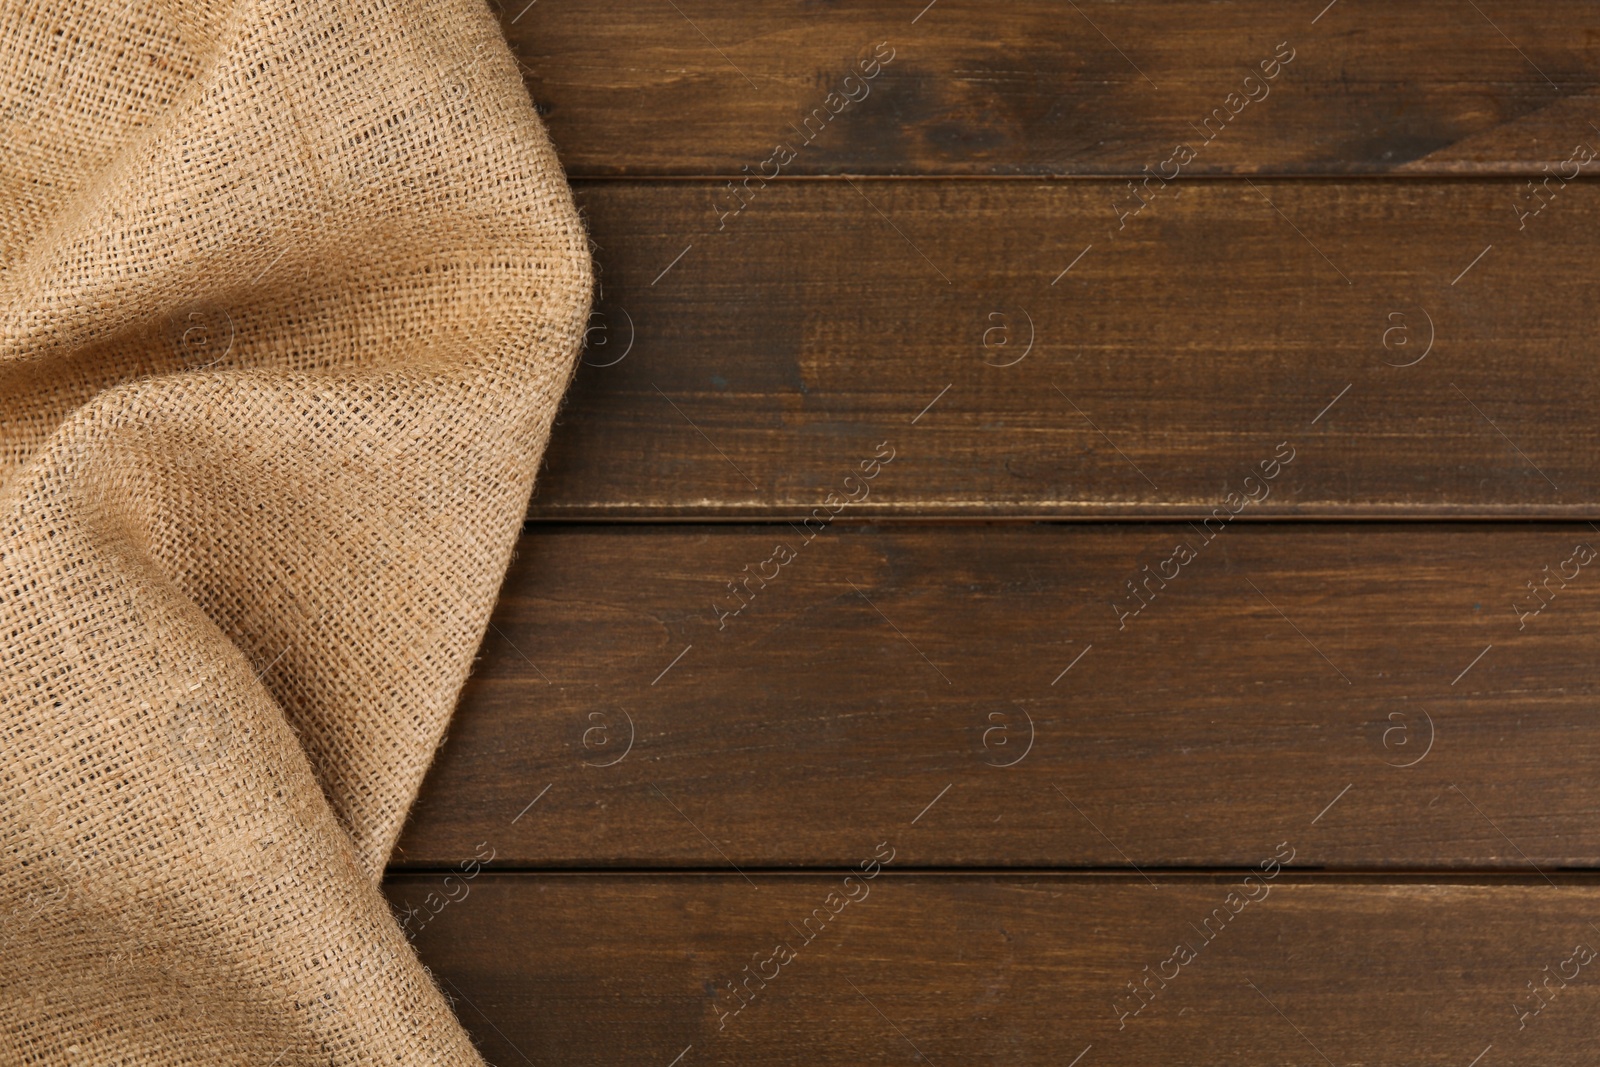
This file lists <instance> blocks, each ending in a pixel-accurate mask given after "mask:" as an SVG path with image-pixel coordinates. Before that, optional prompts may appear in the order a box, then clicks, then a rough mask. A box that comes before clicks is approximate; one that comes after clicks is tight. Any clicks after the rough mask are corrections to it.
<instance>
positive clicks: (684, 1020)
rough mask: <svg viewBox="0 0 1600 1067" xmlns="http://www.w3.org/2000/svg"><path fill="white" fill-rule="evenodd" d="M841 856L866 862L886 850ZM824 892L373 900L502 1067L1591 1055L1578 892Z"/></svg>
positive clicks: (1319, 887)
mask: <svg viewBox="0 0 1600 1067" xmlns="http://www.w3.org/2000/svg"><path fill="white" fill-rule="evenodd" d="M909 837H910V834H909V833H907V832H905V831H904V830H903V829H902V830H900V831H897V832H895V833H894V834H893V837H892V839H891V840H890V841H889V842H887V845H888V847H889V848H890V849H895V848H899V847H900V846H901V842H902V841H904V840H907V839H908V838H909ZM840 841H841V846H842V847H844V848H846V849H849V850H851V854H852V855H855V853H859V854H860V857H859V858H861V859H867V858H868V857H870V856H872V854H873V853H874V851H875V850H876V849H877V847H878V846H879V844H880V842H882V841H883V838H878V837H874V836H873V835H872V834H870V833H867V832H865V831H863V830H859V829H858V830H841V837H840ZM1278 844H1279V842H1277V841H1274V842H1273V843H1272V844H1270V845H1267V846H1265V847H1264V849H1263V851H1262V855H1261V857H1260V859H1263V860H1265V859H1267V858H1268V857H1271V856H1272V855H1273V854H1274V851H1275V849H1276V848H1277V847H1278ZM1285 844H1286V847H1287V848H1288V849H1291V850H1292V849H1294V848H1295V847H1296V846H1298V845H1300V838H1299V836H1298V835H1297V836H1296V837H1295V838H1294V839H1291V840H1290V841H1288V842H1286V843H1285ZM844 874H845V872H837V873H822V872H818V873H815V874H810V875H806V876H801V877H792V878H779V877H771V876H766V877H761V876H758V877H757V878H754V879H752V880H751V881H750V882H746V881H744V880H742V879H740V878H739V877H738V876H737V875H734V874H729V875H726V876H720V875H718V876H683V877H673V876H661V875H657V876H644V875H635V876H629V877H605V876H588V877H583V878H577V877H562V876H543V877H534V876H522V877H516V876H510V877H508V876H497V875H494V874H481V875H479V876H478V877H477V878H476V879H473V880H471V881H468V882H459V881H458V883H457V884H454V885H453V886H451V887H450V888H446V886H445V885H444V884H443V883H442V882H441V881H440V879H437V878H431V879H430V878H422V877H406V878H398V879H392V880H391V881H390V883H389V885H388V887H387V888H388V892H389V894H390V897H391V899H392V900H393V901H394V902H395V904H396V906H397V907H401V908H403V907H405V906H406V905H407V904H408V903H409V904H410V905H411V906H412V907H413V908H415V907H418V906H419V904H420V902H421V901H423V900H425V899H427V894H428V893H430V892H452V893H453V895H454V896H455V897H456V898H457V899H455V900H454V901H453V902H451V903H449V904H447V905H444V906H443V907H442V908H441V909H440V910H439V911H438V913H437V914H435V915H431V917H430V919H429V920H428V921H427V923H426V925H425V926H423V928H422V929H421V931H420V933H419V935H418V937H417V944H418V947H419V949H420V952H421V955H422V958H423V960H424V961H425V962H426V963H427V964H428V966H429V967H430V968H431V969H432V970H433V972H434V974H435V976H436V977H437V978H438V979H440V982H441V986H442V988H443V989H444V991H445V992H446V993H447V994H448V995H450V996H451V997H452V998H453V999H454V1000H455V1002H456V1008H457V1011H458V1012H459V1013H460V1016H461V1019H462V1021H463V1022H464V1023H465V1024H466V1026H467V1027H468V1029H469V1030H471V1031H472V1032H473V1034H474V1035H475V1036H476V1038H477V1039H478V1040H479V1042H480V1043H481V1047H482V1049H483V1051H484V1052H485V1054H486V1056H487V1057H488V1059H489V1060H490V1061H491V1062H493V1063H497V1064H524V1063H535V1064H544V1063H564V1064H595V1065H599V1064H657V1065H660V1067H668V1065H670V1064H676V1065H678V1067H696V1065H700V1064H741V1065H743V1064H754V1063H759V1064H774V1065H789V1064H794V1065H800V1064H804V1065H806V1067H818V1065H831V1064H840V1065H844V1064H861V1063H882V1064H914V1063H923V1064H936V1065H937V1064H957V1063H961V1064H973V1063H982V1064H994V1065H996V1067H999V1065H1006V1067H1014V1065H1019V1064H1039V1065H1050V1067H1066V1065H1068V1064H1071V1063H1074V1062H1076V1063H1077V1065H1078V1067H1098V1065H1105V1064H1129V1065H1135V1064H1136V1065H1140V1067H1145V1065H1149V1064H1200V1063H1206V1064H1236V1065H1247V1064H1248V1065H1259V1064H1273V1065H1296V1067H1326V1065H1327V1064H1330V1063H1333V1064H1341V1065H1343V1064H1363V1065H1369V1067H1378V1065H1395V1067H1400V1065H1405V1067H1413V1065H1416V1064H1441V1065H1443V1064H1450V1065H1456V1067H1467V1065H1468V1064H1471V1063H1474V1062H1475V1060H1474V1057H1480V1056H1483V1054H1484V1053H1485V1052H1486V1051H1488V1050H1490V1049H1491V1048H1492V1051H1488V1055H1487V1056H1485V1057H1484V1058H1483V1059H1481V1060H1478V1061H1476V1062H1477V1063H1479V1064H1480V1065H1481V1064H1495V1063H1500V1064H1505V1063H1539V1064H1548V1065H1569V1064H1570V1065H1587V1064H1592V1063H1593V1062H1594V1061H1595V1057H1596V1055H1597V1054H1600V1038H1597V1037H1596V1035H1595V1028H1594V1017H1595V1012H1596V1010H1597V1009H1600V982H1597V981H1596V977H1595V974H1594V969H1595V967H1596V966H1597V961H1595V960H1594V959H1593V953H1594V952H1595V948H1596V945H1597V943H1600V934H1597V933H1596V929H1595V926H1594V925H1593V923H1594V920H1595V919H1596V918H1597V917H1600V889H1597V888H1596V887H1595V886H1594V885H1593V884H1587V885H1577V886H1567V885H1563V886H1561V887H1559V888H1556V887H1553V886H1550V885H1546V884H1543V883H1541V884H1539V885H1530V886H1513V885H1428V884H1414V883H1412V884H1400V885H1388V886H1385V885H1350V884H1328V883H1325V882H1313V883H1310V884H1306V883H1304V882H1301V883H1293V882H1291V881H1289V880H1288V879H1287V878H1285V877H1284V876H1283V875H1281V874H1280V875H1278V877H1276V878H1274V879H1271V880H1260V879H1257V880H1255V881H1252V882H1251V883H1249V884H1248V886H1246V884H1245V883H1244V881H1243V879H1242V877H1241V876H1239V875H1235V876H1232V877H1230V878H1226V879H1201V878H1182V879H1173V878H1169V879H1163V881H1162V882H1161V884H1160V887H1159V888H1155V887H1154V886H1152V885H1147V884H1145V883H1143V882H1140V881H1138V880H1137V879H1134V880H1132V881H1125V880H1119V881H1106V880H1085V879H1074V878H1060V877H1041V876H1009V877H1007V876H994V875H984V876H969V877H944V876H937V875H909V876H908V875H901V874H896V873H894V872H893V870H892V865H891V869H889V870H880V872H879V873H878V874H877V875H876V877H875V878H874V879H872V880H871V881H870V882H868V881H863V880H862V879H860V878H859V877H858V878H855V879H852V881H851V882H850V883H848V884H847V883H846V882H845V881H844ZM830 894H832V896H830ZM846 894H849V895H850V896H853V897H854V900H853V901H852V902H850V903H848V904H839V903H833V902H835V901H843V900H844V899H845V897H846ZM1230 894H1238V895H1237V896H1234V897H1232V898H1231V900H1232V901H1233V903H1230ZM1247 896H1253V897H1255V898H1256V899H1255V900H1254V901H1253V902H1250V901H1248V900H1247ZM438 899H443V898H438ZM819 908H820V909H824V910H823V911H822V913H821V916H820V917H818V915H817V913H816V911H815V910H814V909H819ZM807 919H810V920H811V925H809V926H803V924H804V923H805V922H806V920H807ZM807 933H809V934H810V938H811V939H810V940H809V941H807V939H806V935H807ZM1179 946H1185V947H1186V948H1187V950H1188V954H1187V956H1179V955H1177V954H1176V950H1177V949H1178V948H1179ZM784 949H787V951H783V950H784ZM1181 959H1186V961H1187V962H1179V961H1180V960H1181ZM1583 960H1588V961H1589V962H1588V963H1586V964H1585V963H1582V962H1580V961H1583ZM747 966H748V967H749V968H750V971H749V972H746V971H745V970H744V968H746V967H747ZM1147 968H1148V970H1147ZM762 975H766V976H767V978H766V980H763V979H762V977H761V976H762ZM1162 975H1165V976H1166V977H1165V978H1163V977H1162ZM1562 975H1566V976H1567V977H1566V979H1565V980H1564V979H1563V978H1562V977H1561V976H1562ZM1147 976H1150V977H1148V979H1147ZM1547 976H1548V979H1547ZM1147 981H1148V985H1146V982H1147ZM746 982H748V984H747V985H743V983H746ZM730 983H737V984H741V985H743V988H744V989H747V990H748V992H747V993H744V994H742V996H743V998H744V999H743V1000H742V1001H741V1000H740V999H736V996H735V994H734V993H733V992H731V991H730V990H729V989H728V985H729V984H730ZM1129 983H1137V985H1138V986H1139V988H1141V989H1143V990H1146V991H1147V992H1146V993H1145V994H1144V996H1143V999H1140V998H1138V997H1136V996H1135V994H1134V993H1133V992H1131V991H1130V988H1129ZM1529 983H1536V984H1537V985H1538V988H1539V989H1540V990H1541V991H1542V999H1536V997H1535V995H1534V993H1533V992H1530V989H1529ZM1141 1003H1142V1004H1143V1005H1144V1006H1143V1008H1142V1010H1139V1011H1138V1013H1137V1014H1135V1013H1134V1010H1133V1009H1134V1008H1136V1007H1138V1006H1139V1005H1140V1004H1141ZM1540 1003H1542V1004H1543V1005H1544V1006H1543V1008H1542V1009H1541V1010H1540V1011H1539V1012H1538V1013H1537V1014H1532V1013H1531V1009H1532V1008H1533V1007H1534V1006H1536V1005H1538V1004H1540ZM741 1004H742V1007H741ZM736 1008H737V1009H739V1010H738V1011H737V1013H735V1009H736ZM1124 1012H1126V1013H1127V1014H1126V1015H1125V1016H1124V1014H1123V1013H1124ZM1524 1012H1527V1013H1528V1014H1523V1013H1524ZM1080 1056H1081V1059H1076V1060H1075V1057H1080Z"/></svg>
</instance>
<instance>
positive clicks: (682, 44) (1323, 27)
mask: <svg viewBox="0 0 1600 1067" xmlns="http://www.w3.org/2000/svg"><path fill="white" fill-rule="evenodd" d="M500 6H501V8H502V11H503V15H502V20H501V21H502V24H503V25H504V27H505V29H506V32H507V35H508V37H509V38H510V41H511V44H512V47H513V49H514V51H515V52H516V53H517V55H518V57H519V59H520V61H521V62H522V64H523V68H524V71H525V72H526V79H527V84H528V87H529V91H530V93H531V94H532V96H533V98H534V101H535V102H536V104H537V105H538V106H539V108H540V110H541V111H542V112H543V113H544V115H545V119H546V122H547V123H548V124H549V127H550V132H551V136H552V137H553V138H554V140H555V142H556V145H557V146H558V148H559V150H560V152H561V156H562V159H563V161H564V162H565V164H566V166H567V167H568V169H569V170H570V171H571V172H572V173H573V174H575V175H580V176H589V175H631V176H639V175H662V174H673V175H711V174H715V175H728V176H737V175H741V174H743V173H745V170H744V168H746V167H748V168H749V172H750V173H760V172H761V171H762V170H763V169H765V170H766V172H767V173H769V174H772V173H782V174H789V175H800V174H830V173H838V172H840V171H843V172H847V173H858V174H903V175H923V174H978V175H1007V174H1032V175H1108V174H1118V175H1124V174H1137V173H1139V172H1140V171H1141V169H1142V168H1143V167H1144V166H1146V165H1149V166H1150V167H1151V168H1155V167H1156V166H1157V165H1158V164H1159V163H1160V162H1161V161H1162V160H1164V159H1167V158H1168V157H1169V156H1170V153H1171V151H1172V149H1173V148H1174V147H1175V146H1177V145H1179V144H1184V143H1189V144H1191V145H1192V146H1193V147H1195V148H1196V150H1197V154H1196V157H1195V159H1194V160H1193V162H1192V163H1191V164H1189V165H1188V167H1187V168H1186V170H1187V172H1188V173H1190V174H1240V173H1245V174H1291V175H1292V174H1303V175H1326V174H1356V173H1391V172H1405V171H1415V172H1419V173H1427V174H1450V173H1472V174H1484V173H1491V174H1493V173H1512V172H1515V173H1535V174H1536V173H1539V171H1540V167H1541V166H1542V165H1543V164H1545V163H1553V162H1555V161H1556V160H1558V159H1561V158H1564V155H1565V152H1566V151H1567V149H1569V148H1570V147H1571V145H1572V144H1573V143H1574V142H1575V141H1589V142H1590V143H1591V144H1592V143H1594V137H1595V134H1594V133H1593V130H1592V129H1591V127H1590V126H1589V121H1590V120H1592V119H1597V115H1600V110H1597V108H1596V103H1595V101H1594V99H1593V95H1592V94H1593V93H1594V90H1595V88H1596V86H1597V85H1600V9H1597V8H1596V6H1595V5H1594V4H1592V3H1587V2H1585V0H1560V2H1553V3H1541V4H1536V5H1529V4H1517V3H1511V2H1509V0H1476V2H1475V3H1460V2H1456V0H1413V2H1410V3H1392V2H1389V0H1337V2H1336V3H1334V4H1333V5H1332V6H1328V5H1327V0H1295V2H1293V3H1280V2H1277V0H1225V2H1215V0H1139V2H1112V0H1079V2H1078V3H1076V4H1071V3H1059V2H1056V0H1011V2H1008V3H1005V4H994V3H973V2H970V0H936V2H935V3H934V4H933V5H929V6H927V7H926V8H925V7H924V2H919V0H905V2H896V3H879V4H850V5H844V4H835V3H808V4H797V3H789V2H780V0H759V2H751V0H679V2H677V3H666V2H662V0H582V2H580V0H545V2H543V3H530V2H529V0H500ZM919 12H920V14H919ZM875 50H876V51H877V54H878V55H881V56H888V57H891V58H889V61H888V63H887V65H884V64H882V63H877V64H876V66H873V65H871V63H870V62H869V65H868V66H867V67H865V68H863V67H862V66H861V65H860V64H861V61H862V60H863V59H864V58H868V57H872V56H873V55H874V52H875ZM1276 54H1284V55H1292V56H1293V58H1292V59H1291V60H1290V61H1289V63H1288V64H1287V65H1285V66H1282V67H1281V68H1278V69H1277V71H1276V76H1275V77H1274V78H1271V79H1262V78H1261V77H1260V73H1261V66H1260V65H1261V63H1262V62H1263V61H1268V62H1269V64H1270V63H1271V62H1273V61H1274V60H1273V57H1274V56H1275V55H1276ZM1268 69H1269V70H1271V69H1273V68H1272V67H1271V66H1270V65H1269V67H1268ZM864 70H865V71H874V72H875V73H874V74H873V76H871V77H863V72H864ZM1252 75H1255V76H1256V80H1255V81H1248V80H1247V79H1250V78H1251V76H1252ZM1247 95H1253V96H1254V97H1256V98H1257V99H1256V100H1254V102H1246V100H1247ZM851 97H854V98H855V99H854V101H853V102H852V101H851V99H850V98H851ZM1219 108H1221V109H1225V110H1224V111H1222V112H1220V114H1221V115H1223V116H1225V117H1226V119H1227V121H1226V122H1225V123H1222V122H1220V121H1217V120H1214V121H1213V125H1212V126H1211V127H1210V128H1209V129H1207V128H1205V127H1204V125H1203V124H1204V122H1205V120H1206V119H1207V117H1208V116H1212V115H1216V114H1219V112H1217V110H1216V109H1219ZM1235 112H1236V113H1235ZM808 115H810V116H813V118H812V125H811V126H810V127H809V128H808V127H806V126H805V119H806V117H807V116H808ZM1208 138H1209V140H1208ZM779 146H787V147H788V148H789V149H790V151H791V152H792V153H793V158H792V159H789V160H788V161H787V163H786V164H785V163H784V157H783V156H782V155H778V156H776V157H774V149H775V148H777V147H779ZM769 160H771V161H772V162H770V163H769V162H768V161H769ZM764 164H765V167H764V166H763V165H764Z"/></svg>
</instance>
